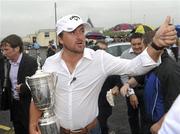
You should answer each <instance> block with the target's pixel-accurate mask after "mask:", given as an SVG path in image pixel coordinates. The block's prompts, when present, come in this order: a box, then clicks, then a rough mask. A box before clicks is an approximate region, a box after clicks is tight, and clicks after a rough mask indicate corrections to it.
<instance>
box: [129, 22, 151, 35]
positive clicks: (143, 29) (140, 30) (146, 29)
mask: <svg viewBox="0 0 180 134" xmlns="http://www.w3.org/2000/svg"><path fill="white" fill-rule="evenodd" d="M149 31H153V28H152V27H150V26H147V25H143V24H140V25H137V26H136V27H135V28H134V29H133V30H132V31H131V33H141V34H145V33H146V32H149Z"/></svg>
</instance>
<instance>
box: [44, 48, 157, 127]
mask: <svg viewBox="0 0 180 134" xmlns="http://www.w3.org/2000/svg"><path fill="white" fill-rule="evenodd" d="M62 51H63V50H61V51H60V52H59V53H57V54H55V55H53V56H51V57H49V58H48V59H47V60H46V61H45V64H44V66H43V70H44V71H48V72H56V73H57V75H58V83H57V87H56V91H55V107H54V108H55V110H54V111H55V114H56V116H57V118H58V119H59V121H60V124H61V126H62V127H64V128H67V129H71V130H76V129H79V128H83V127H85V126H86V125H87V124H89V123H90V122H92V121H93V120H94V119H95V118H96V116H97V115H98V96H99V92H100V90H101V87H102V85H103V83H104V81H105V79H106V77H107V76H109V75H113V74H119V75H122V74H131V75H138V74H142V73H143V72H144V73H145V72H148V71H149V70H150V69H152V68H154V67H155V66H157V63H156V62H154V61H153V60H152V59H151V58H150V57H149V55H148V54H147V51H144V52H143V53H142V54H140V56H137V57H136V58H134V59H133V60H127V59H121V58H119V57H114V56H112V55H110V54H108V53H106V52H105V51H103V50H97V51H94V50H91V49H88V48H85V50H84V55H83V57H82V58H81V60H80V61H79V62H78V64H77V66H76V68H75V70H74V72H73V73H72V74H70V72H69V70H68V68H67V66H66V64H65V62H64V61H63V60H62V59H61V54H62ZM142 65H143V66H142ZM74 78H76V79H75V80H73V79H74ZM72 80H73V82H72Z"/></svg>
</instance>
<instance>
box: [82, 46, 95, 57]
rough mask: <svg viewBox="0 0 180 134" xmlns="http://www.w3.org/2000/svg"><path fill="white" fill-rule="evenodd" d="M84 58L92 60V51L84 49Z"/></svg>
mask: <svg viewBox="0 0 180 134" xmlns="http://www.w3.org/2000/svg"><path fill="white" fill-rule="evenodd" d="M83 58H87V59H89V60H92V59H93V58H92V55H91V51H90V49H89V48H85V49H84V54H83Z"/></svg>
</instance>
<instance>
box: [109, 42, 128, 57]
mask: <svg viewBox="0 0 180 134" xmlns="http://www.w3.org/2000/svg"><path fill="white" fill-rule="evenodd" d="M130 47H131V43H130V42H122V43H113V44H109V45H108V48H107V52H108V53H110V54H112V55H114V56H117V57H118V56H121V54H122V52H123V51H125V50H127V49H128V48H130Z"/></svg>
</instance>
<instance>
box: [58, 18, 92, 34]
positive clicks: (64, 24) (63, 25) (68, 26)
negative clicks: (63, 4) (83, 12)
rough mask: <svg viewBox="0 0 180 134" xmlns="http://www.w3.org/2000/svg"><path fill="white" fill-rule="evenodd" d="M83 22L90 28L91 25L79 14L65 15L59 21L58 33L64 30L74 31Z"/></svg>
mask: <svg viewBox="0 0 180 134" xmlns="http://www.w3.org/2000/svg"><path fill="white" fill-rule="evenodd" d="M82 24H83V25H84V26H85V28H86V29H89V28H90V25H89V24H88V23H86V22H84V21H83V20H82V19H81V17H80V16H79V15H77V14H71V15H67V16H64V17H62V18H61V19H59V20H58V21H57V24H56V33H57V35H59V34H60V33H61V32H62V31H66V32H72V31H74V30H75V29H76V28H77V27H78V26H80V25H82Z"/></svg>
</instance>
